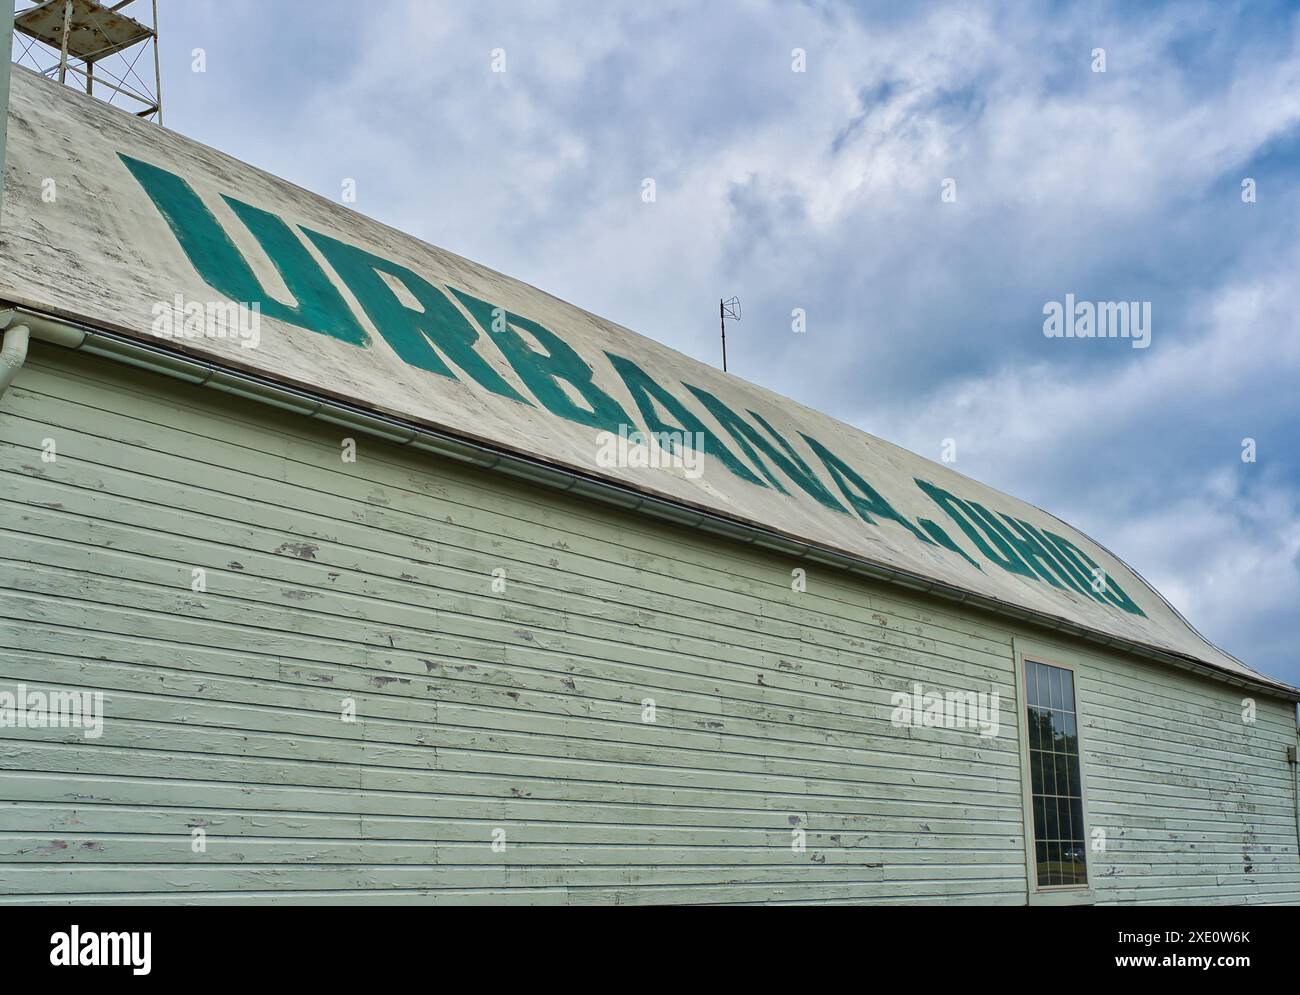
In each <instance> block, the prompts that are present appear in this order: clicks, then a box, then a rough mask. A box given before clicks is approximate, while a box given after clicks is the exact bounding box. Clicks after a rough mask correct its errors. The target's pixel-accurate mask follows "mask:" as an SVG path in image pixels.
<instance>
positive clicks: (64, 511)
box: [0, 344, 1300, 904]
mask: <svg viewBox="0 0 1300 995" xmlns="http://www.w3.org/2000/svg"><path fill="white" fill-rule="evenodd" d="M341 435H342V433H341V430H335V429H331V428H330V427H329V426H322V425H318V424H315V423H311V422H308V421H306V420H304V419H301V418H295V417H292V416H288V415H278V414H273V413H270V412H269V409H266V408H260V407H255V406H252V405H247V404H244V403H241V402H238V401H235V400H232V399H230V398H226V397H222V396H216V395H213V394H210V393H205V392H203V391H201V390H199V389H196V388H191V387H186V386H182V385H177V384H175V383H173V382H170V381H167V380H165V379H162V378H159V377H155V376H153V375H151V374H145V373H141V372H137V371H131V370H127V369H125V368H123V367H118V366H115V365H112V364H108V363H105V362H103V361H99V362H96V361H94V360H89V359H87V358H85V357H80V356H76V355H73V354H70V353H66V352H62V351H59V350H56V349H54V348H52V347H46V346H43V345H40V344H37V345H35V346H34V347H33V350H32V356H31V358H30V359H29V362H28V365H27V366H26V367H25V368H24V369H23V370H22V372H21V373H20V375H19V377H18V379H17V381H16V382H15V384H14V386H13V387H12V388H11V389H10V391H9V392H8V393H7V394H6V395H5V397H4V400H3V403H2V404H0V690H3V691H12V690H14V689H15V687H16V686H17V685H20V684H22V685H26V686H27V687H29V688H40V689H81V690H93V691H99V692H102V693H103V696H104V711H105V716H106V719H105V725H104V730H103V735H102V736H101V737H100V738H98V739H88V738H86V737H85V736H84V735H83V733H82V730H79V729H66V728H65V729H5V730H3V731H0V735H3V746H4V749H3V751H0V901H8V902H37V901H51V902H77V901H90V902H94V901H116V902H156V901H173V902H212V903H224V902H238V901H250V900H251V901H260V902H296V903H301V902H367V901H370V902H374V901H383V902H402V903H405V902H411V903H420V904H429V903H460V904H467V903H476V902H511V903H520V904H553V903H584V904H585V903H662V902H719V903H724V902H725V903H732V902H735V903H740V902H791V903H807V902H882V903H883V902H974V903H981V904H1022V903H1023V902H1024V901H1025V900H1026V893H1027V882H1026V871H1025V841H1024V838H1023V833H1024V823H1023V809H1022V799H1021V774H1020V770H1021V762H1020V748H1019V744H1018V742H1017V736H1018V731H1017V730H1018V724H1017V722H1018V708H1017V705H1016V702H1015V695H1016V690H1015V683H1016V682H1015V666H1016V664H1015V656H1014V653H1015V646H1014V644H1013V640H1015V639H1023V638H1030V639H1032V640H1033V641H1034V643H1035V645H1040V646H1041V645H1046V646H1049V647H1051V646H1057V647H1059V650H1060V652H1061V653H1062V654H1069V655H1070V656H1071V658H1072V659H1073V660H1075V661H1076V664H1077V667H1078V670H1077V679H1078V695H1079V705H1080V716H1081V722H1082V728H1083V735H1084V749H1085V756H1084V762H1085V778H1086V786H1087V793H1088V798H1087V802H1088V816H1089V827H1090V828H1092V827H1097V826H1099V827H1102V828H1104V829H1105V831H1106V834H1107V839H1108V845H1107V849H1106V852H1105V853H1092V854H1090V855H1089V867H1090V871H1091V876H1092V881H1093V885H1094V889H1095V891H1096V895H1097V898H1098V900H1099V901H1103V902H1141V901H1159V902H1233V903H1238V902H1297V901H1300V862H1298V860H1297V852H1296V827H1295V811H1294V797H1293V792H1294V790H1295V788H1294V782H1293V776H1294V775H1293V768H1291V767H1289V766H1287V764H1286V763H1285V758H1284V751H1285V749H1286V747H1287V746H1289V745H1293V744H1294V743H1295V738H1296V737H1295V724H1294V710H1293V707H1292V706H1291V705H1289V704H1288V703H1286V702H1284V701H1282V700H1280V699H1276V700H1275V699H1271V698H1268V697H1258V698H1257V708H1258V716H1257V721H1256V722H1255V723H1254V724H1253V725H1248V724H1245V723H1243V722H1242V721H1241V699H1242V697H1243V692H1242V691H1241V690H1240V689H1239V688H1234V687H1231V686H1229V685H1227V684H1221V683H1218V682H1215V681H1211V680H1207V679H1202V678H1199V677H1195V676H1192V675H1190V674H1189V673H1186V672H1183V671H1180V670H1174V669H1170V668H1166V667H1163V666H1159V665H1153V664H1151V663H1146V662H1142V661H1138V660H1132V659H1127V658H1123V657H1119V656H1114V655H1110V654H1107V653H1104V652H1100V651H1096V650H1093V649H1088V648H1085V647H1083V646H1081V645H1074V644H1067V643H1064V642H1060V641H1057V642H1053V640H1052V638H1051V637H1049V636H1048V635H1045V634H1043V633H1041V632H1038V631H1036V630H1029V629H1024V630H1020V629H1017V628H1016V627H1015V626H1014V625H1010V624H1008V623H1007V622H1006V621H1004V620H998V619H994V618H992V617H990V616H985V615H982V614H977V613H975V612H971V611H965V610H962V609H959V608H956V607H954V606H952V605H949V604H944V603H934V602H930V601H927V600H925V599H924V598H921V597H919V596H912V595H908V594H905V593H900V592H898V591H896V590H893V589H889V588H886V587H884V586H881V585H877V584H873V583H870V582H865V581H862V580H860V579H857V578H853V577H850V576H848V575H845V574H839V573H836V572H834V571H831V570H829V569H823V568H818V567H810V565H808V564H801V563H797V562H792V561H788V560H786V559H784V558H782V557H780V556H779V555H775V554H771V553H766V552H763V551H759V550H754V549H749V548H746V547H744V546H741V545H739V544H735V543H731V542H728V541H724V540H721V539H713V538H710V537H708V536H706V535H704V534H702V533H699V532H695V531H688V530H684V529H676V528H673V527H670V526H667V525H660V524H656V523H653V522H651V521H648V520H645V519H640V518H634V517H631V516H627V515H623V514H621V513H618V512H615V511H612V510H609V509H606V508H603V507H600V506H596V505H592V504H583V503H577V502H574V501H573V500H572V499H570V498H566V497H565V496H564V495H562V494H553V493H549V492H543V491H539V490H537V489H534V488H530V487H528V486H526V485H523V484H518V483H512V482H508V481H505V480H503V479H502V478H500V477H496V476H489V475H486V474H483V473H479V472H477V471H472V470H467V469H464V468H463V467H461V466H460V465H459V464H454V463H451V462H449V461H443V460H439V459H436V458H434V457H432V456H428V455H426V454H421V453H416V452H410V451H405V450H402V449H400V448H398V447H393V446H389V445H387V444H384V443H380V442H377V441H373V440H370V439H367V438H364V437H362V438H359V439H358V440H357V441H358V451H359V456H358V459H357V461H356V462H355V463H344V462H343V461H342V460H341V459H340V455H339V454H340V442H341ZM47 439H52V440H54V443H55V446H56V451H57V459H56V460H55V461H53V462H46V461H43V460H42V458H41V455H42V445H43V444H44V440H47ZM796 566H802V567H804V568H805V569H808V570H809V574H808V578H807V591H806V592H803V593H796V592H795V591H793V590H792V587H791V570H792V569H793V568H795V567H796ZM195 568H202V569H203V570H205V571H206V584H207V590H206V592H205V593H195V592H194V591H192V590H191V579H192V574H191V571H192V570H194V569H195ZM498 568H500V569H504V571H505V578H506V584H507V587H506V590H505V592H504V593H494V592H493V590H492V583H491V582H492V571H493V570H495V569H498ZM914 683H920V684H921V685H923V686H924V687H925V688H926V689H927V690H938V691H944V690H961V691H977V692H997V693H998V694H999V695H1000V700H1001V703H1002V711H1001V728H1000V732H999V734H998V735H996V736H993V737H987V738H986V737H981V736H980V735H978V733H977V732H974V731H970V730H949V729H911V728H906V727H898V726H895V725H894V724H893V723H891V711H892V705H891V696H892V695H893V694H894V693H895V692H898V691H908V690H911V689H912V686H913V684H914ZM344 699H351V700H352V701H354V702H355V703H356V709H357V716H358V718H357V721H356V722H355V723H347V722H344V721H342V720H341V717H340V714H341V708H342V701H343V700H344ZM646 699H653V700H654V703H655V710H656V716H655V717H656V721H655V722H653V723H647V722H644V721H643V720H642V710H643V702H644V701H645V700H646ZM196 829H202V830H203V831H204V832H205V833H206V850H205V851H204V852H197V853H196V852H194V848H193V847H192V845H191V842H192V833H193V832H194V831H195V830H196ZM498 829H502V830H504V831H505V834H506V842H507V845H506V848H505V850H504V851H501V852H498V851H495V850H493V848H492V846H491V842H492V837H493V832H494V831H495V830H498ZM796 830H802V831H803V832H804V833H806V849H804V850H799V849H796V848H794V847H792V845H791V844H792V840H793V838H794V831H796Z"/></svg>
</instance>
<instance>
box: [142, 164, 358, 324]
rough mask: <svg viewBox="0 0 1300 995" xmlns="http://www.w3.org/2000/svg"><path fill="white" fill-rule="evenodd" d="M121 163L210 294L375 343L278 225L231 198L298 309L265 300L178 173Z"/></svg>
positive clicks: (271, 216) (243, 263)
mask: <svg viewBox="0 0 1300 995" xmlns="http://www.w3.org/2000/svg"><path fill="white" fill-rule="evenodd" d="M118 158H119V159H121V160H122V162H123V163H124V164H125V165H126V168H127V169H129V170H130V171H131V175H132V176H134V177H135V178H136V181H137V182H138V183H139V184H140V186H142V187H143V188H144V192H145V193H146V194H148V195H149V199H150V200H151V201H153V204H154V207H156V208H157V209H158V213H159V214H161V215H162V216H163V218H164V219H165V220H166V222H167V224H168V226H169V227H170V228H171V230H172V234H173V235H175V236H176V240H177V241H178V242H179V243H180V245H181V248H182V249H183V250H184V251H185V255H186V256H187V257H189V260H190V263H191V265H193V267H194V268H195V269H196V270H197V271H198V273H199V276H201V277H202V278H203V281H204V282H205V283H207V284H208V286H210V287H211V288H212V289H213V290H215V291H216V292H217V293H219V294H221V295H222V296H223V297H226V298H228V299H229V300H232V301H235V302H236V303H239V304H248V305H252V304H256V305H258V307H259V309H260V310H261V313H262V314H264V315H265V316H266V317H268V318H275V319H277V320H278V321H285V322H288V323H289V324H292V325H297V326H298V327H299V328H306V329H307V330H309V331H312V332H319V333H320V334H322V335H328V336H330V337H331V338H336V339H340V340H342V341H343V342H349V343H351V344H352V345H357V346H364V345H368V344H369V343H370V337H369V336H368V335H367V334H366V331H365V329H364V328H362V327H361V325H360V324H359V323H358V322H357V319H356V317H355V316H354V315H353V314H352V311H351V310H350V309H349V308H348V306H347V303H346V302H345V301H344V300H343V295H342V294H340V293H339V292H338V290H337V289H336V288H335V287H334V284H332V283H331V282H330V279H329V277H328V276H326V275H325V273H324V272H322V270H321V268H320V267H319V266H318V265H316V261H315V260H314V259H312V257H311V253H309V252H308V251H307V249H306V247H305V246H304V245H303V244H302V242H300V241H299V240H298V238H297V236H296V235H294V233H293V231H292V230H291V229H290V228H289V226H288V225H286V224H285V223H284V222H283V221H282V220H281V219H280V218H278V217H276V216H275V215H274V214H268V213H267V212H265V211H260V210H258V209H257V208H254V207H250V206H249V205H247V204H243V203H241V202H239V201H237V200H234V199H232V198H229V197H227V198H226V202H227V203H228V204H229V205H230V207H231V209H232V210H234V212H235V214H236V215H237V216H238V217H239V219H240V220H241V221H242V222H243V223H244V224H245V225H246V226H247V227H248V230H249V231H250V232H252V234H253V237H254V238H256V239H257V241H258V244H259V245H261V247H262V250H263V251H264V252H265V253H266V254H267V256H268V257H269V258H270V260H271V263H272V264H273V265H274V266H275V268H276V270H277V271H278V272H279V274H280V277H281V278H282V279H283V280H284V285H285V286H286V287H287V288H288V289H289V293H291V294H292V295H293V297H294V300H296V301H297V302H298V303H297V304H296V305H289V304H284V303H282V302H281V301H278V300H276V299H275V298H273V297H268V296H267V294H266V291H265V289H263V287H262V283H261V281H260V280H258V278H257V275H256V274H255V273H254V272H253V269H252V267H251V266H249V265H248V261H247V260H246V259H244V257H243V255H242V254H241V253H240V251H239V249H238V248H237V247H236V246H235V243H234V242H232V241H231V240H230V236H229V235H227V234H226V231H225V229H224V228H222V227H221V223H220V222H218V221H217V219H216V217H215V216H214V215H213V214H212V212H211V211H210V210H208V207H207V205H206V204H204V203H203V201H202V200H201V199H200V198H199V195H198V194H196V193H195V192H194V190H193V188H192V187H191V186H190V185H189V184H188V183H186V182H185V181H184V180H183V179H181V178H180V177H179V176H177V175H176V174H175V173H169V172H168V171H167V170H165V169H162V168H160V167H158V166H152V165H150V164H149V163H147V162H141V161H140V160H139V159H132V158H131V157H130V156H125V155H121V154H120V153H119V155H118Z"/></svg>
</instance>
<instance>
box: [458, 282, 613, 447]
mask: <svg viewBox="0 0 1300 995" xmlns="http://www.w3.org/2000/svg"><path fill="white" fill-rule="evenodd" d="M451 292H452V293H453V294H455V295H456V296H457V297H458V298H459V299H460V302H461V303H462V304H464V305H465V309H466V310H467V311H469V313H470V314H471V315H473V316H474V320H475V321H477V322H478V323H479V325H480V326H482V328H483V329H484V330H485V331H486V332H487V333H488V335H490V336H491V337H492V341H493V342H495V343H496V344H497V348H499V349H500V350H501V351H502V353H504V354H505V357H506V359H507V360H509V361H510V365H511V366H513V367H514V368H515V372H516V373H518V374H519V378H520V379H521V380H523V382H524V383H526V384H527V385H528V389H529V390H531V391H532V392H533V394H534V396H536V398H537V399H538V400H539V401H541V402H542V406H543V407H545V408H546V410H547V411H549V412H551V414H553V415H559V416H560V417H561V418H567V419H568V420H569V421H571V422H577V423H578V424H579V425H590V426H591V427H592V428H599V429H603V430H605V431H607V432H613V433H614V434H616V435H617V434H618V429H619V426H620V425H630V424H631V423H632V422H631V419H630V418H629V417H628V415H627V412H626V411H624V410H623V406H622V405H621V404H619V403H618V401H616V400H614V398H612V397H610V396H609V395H608V394H606V393H605V392H604V391H603V390H601V389H600V388H599V387H597V386H596V384H595V383H594V382H593V380H592V377H593V376H594V372H593V371H592V369H591V367H590V366H588V365H587V363H586V361H585V360H583V358H582V357H581V356H579V355H578V354H577V353H576V352H574V351H573V348H572V347H571V346H570V345H569V344H568V343H567V342H565V341H564V340H563V339H562V338H560V337H559V336H558V335H556V334H555V333H554V332H552V331H551V330H550V329H549V328H547V327H545V326H544V325H541V324H539V323H538V322H536V321H533V320H532V319H531V318H525V317H523V316H522V315H518V314H512V313H510V312H508V311H506V310H505V309H504V308H500V307H493V306H492V305H491V304H489V303H487V301H481V300H479V299H478V298H477V297H475V296H474V295H473V294H470V293H467V292H466V291H463V290H458V289H457V288H455V287H452V288H451ZM512 326H517V327H519V328H522V329H523V330H524V331H526V332H528V333H529V334H531V335H532V337H533V338H534V339H536V340H537V342H538V343H540V344H541V346H542V348H544V349H545V350H546V352H545V353H540V352H538V351H537V350H535V349H533V348H532V347H531V346H530V345H529V344H528V343H527V342H525V341H524V338H523V336H521V335H520V334H519V333H518V332H517V331H515V327H512ZM561 384H568V385H569V386H570V387H572V388H573V389H574V390H575V391H576V392H577V393H578V395H579V396H580V397H581V398H582V399H583V400H584V401H586V402H587V404H588V405H589V406H590V408H589V409H588V408H584V407H583V406H582V405H581V404H578V403H577V402H575V401H574V400H573V399H572V398H571V397H570V396H569V395H568V393H566V392H565V390H564V388H563V387H562V386H561Z"/></svg>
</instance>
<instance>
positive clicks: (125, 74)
mask: <svg viewBox="0 0 1300 995" xmlns="http://www.w3.org/2000/svg"><path fill="white" fill-rule="evenodd" d="M23 2H24V0H18V4H19V6H18V9H16V10H15V11H14V45H15V51H17V50H18V49H19V48H20V47H21V49H22V51H21V54H19V55H18V56H17V57H16V58H14V60H13V61H14V62H16V63H18V64H19V65H25V66H27V67H28V68H31V69H35V70H36V71H37V72H39V73H41V74H42V75H45V76H48V77H50V78H51V79H57V80H58V81H59V82H60V83H64V84H67V85H76V86H84V87H85V90H86V92H87V93H88V94H90V95H91V96H98V97H101V98H104V99H106V100H107V101H108V102H109V103H110V104H111V103H115V102H117V101H118V99H119V98H121V100H122V103H123V104H125V105H126V106H127V107H128V108H130V109H132V110H134V111H135V113H136V115H137V116H138V117H144V118H149V117H152V119H153V120H155V121H157V122H159V123H160V124H161V123H162V70H161V68H160V67H159V65H158V0H150V2H149V9H150V17H151V21H150V23H149V24H144V23H142V22H140V21H137V20H136V19H135V18H133V17H129V16H128V15H126V14H124V13H121V11H122V9H123V8H124V7H129V6H131V4H133V3H136V2H137V0H117V2H115V3H114V2H109V3H101V2H99V0H45V2H44V3H37V4H35V5H34V6H26V7H23V6H21V5H22V3H23ZM139 2H140V5H141V7H143V6H144V3H143V0H139ZM146 52H148V53H149V54H150V55H151V56H152V57H153V67H152V69H153V72H152V76H153V85H152V87H150V84H149V83H147V82H145V79H146V77H147V76H148V75H149V69H150V67H149V66H148V65H147V64H146V65H145V66H143V67H141V72H143V73H144V75H141V72H137V70H136V65H137V63H139V61H140V59H141V57H142V56H144V54H145V53H146ZM51 60H53V62H51ZM69 77H72V78H71V79H69Z"/></svg>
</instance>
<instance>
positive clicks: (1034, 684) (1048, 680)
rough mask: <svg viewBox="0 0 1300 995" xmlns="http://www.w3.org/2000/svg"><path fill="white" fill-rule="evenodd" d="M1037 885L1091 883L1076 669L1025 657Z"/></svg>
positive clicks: (1054, 885)
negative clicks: (1088, 869) (1076, 707)
mask: <svg viewBox="0 0 1300 995" xmlns="http://www.w3.org/2000/svg"><path fill="white" fill-rule="evenodd" d="M1025 702H1026V707H1027V708H1028V716H1027V717H1028V724H1029V783H1030V788H1031V789H1032V797H1033V819H1034V852H1035V856H1036V857H1037V861H1036V863H1037V872H1038V885H1039V887H1040V888H1043V887H1060V886H1068V885H1087V883H1088V871H1087V866H1086V860H1085V857H1084V853H1085V849H1086V847H1085V846H1084V839H1085V835H1084V831H1083V782H1082V780H1081V779H1080V777H1079V724H1078V716H1077V714H1076V710H1075V704H1074V702H1075V699H1074V673H1073V672H1072V671H1070V670H1066V669H1065V668H1064V667H1052V666H1049V665H1047V664H1045V663H1035V662H1034V661H1032V660H1026V661H1025Z"/></svg>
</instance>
